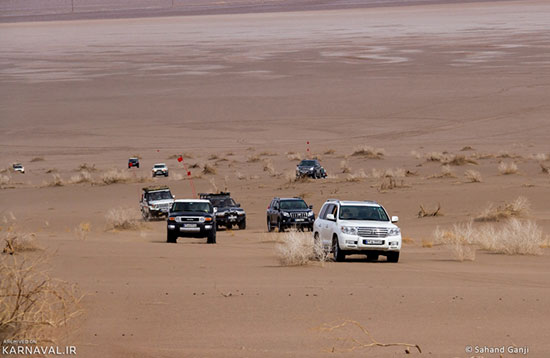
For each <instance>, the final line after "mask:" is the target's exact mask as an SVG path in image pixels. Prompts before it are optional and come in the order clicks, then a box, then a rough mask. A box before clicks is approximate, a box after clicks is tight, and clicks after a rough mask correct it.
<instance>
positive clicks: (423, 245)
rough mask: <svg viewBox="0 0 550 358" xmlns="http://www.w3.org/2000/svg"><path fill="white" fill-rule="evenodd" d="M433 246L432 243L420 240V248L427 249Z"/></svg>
mask: <svg viewBox="0 0 550 358" xmlns="http://www.w3.org/2000/svg"><path fill="white" fill-rule="evenodd" d="M433 246H434V243H433V241H430V240H426V239H422V247H424V248H427V249H429V248H431V247H433Z"/></svg>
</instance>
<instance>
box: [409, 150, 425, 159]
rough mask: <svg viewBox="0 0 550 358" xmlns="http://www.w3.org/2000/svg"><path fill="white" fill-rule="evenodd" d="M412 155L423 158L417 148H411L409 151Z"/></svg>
mask: <svg viewBox="0 0 550 358" xmlns="http://www.w3.org/2000/svg"><path fill="white" fill-rule="evenodd" d="M409 154H410V155H411V156H412V157H415V158H416V159H420V158H422V154H420V153H418V152H417V151H416V150H411V152H410V153H409Z"/></svg>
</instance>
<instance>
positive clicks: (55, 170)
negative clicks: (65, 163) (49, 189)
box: [46, 168, 57, 174]
mask: <svg viewBox="0 0 550 358" xmlns="http://www.w3.org/2000/svg"><path fill="white" fill-rule="evenodd" d="M53 173H57V169H56V168H49V169H48V170H46V174H53Z"/></svg>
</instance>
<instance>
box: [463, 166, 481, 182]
mask: <svg viewBox="0 0 550 358" xmlns="http://www.w3.org/2000/svg"><path fill="white" fill-rule="evenodd" d="M464 176H465V177H466V180H467V181H468V183H481V182H482V181H483V179H482V177H481V173H480V172H478V171H477V170H472V169H468V170H466V171H465V172H464Z"/></svg>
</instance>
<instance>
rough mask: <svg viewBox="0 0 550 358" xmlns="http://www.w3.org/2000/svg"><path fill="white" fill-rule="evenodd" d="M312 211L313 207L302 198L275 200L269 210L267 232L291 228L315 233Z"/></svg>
mask: <svg viewBox="0 0 550 358" xmlns="http://www.w3.org/2000/svg"><path fill="white" fill-rule="evenodd" d="M312 209H313V206H311V205H309V206H308V205H307V204H306V202H305V201H304V199H302V198H274V199H273V200H271V203H270V204H269V207H268V208H267V231H269V232H271V231H273V229H274V228H275V227H276V228H278V229H279V232H283V231H285V229H287V228H289V227H296V228H297V229H298V230H304V229H309V231H313V222H314V221H315V214H314V213H313V210H312Z"/></svg>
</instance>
